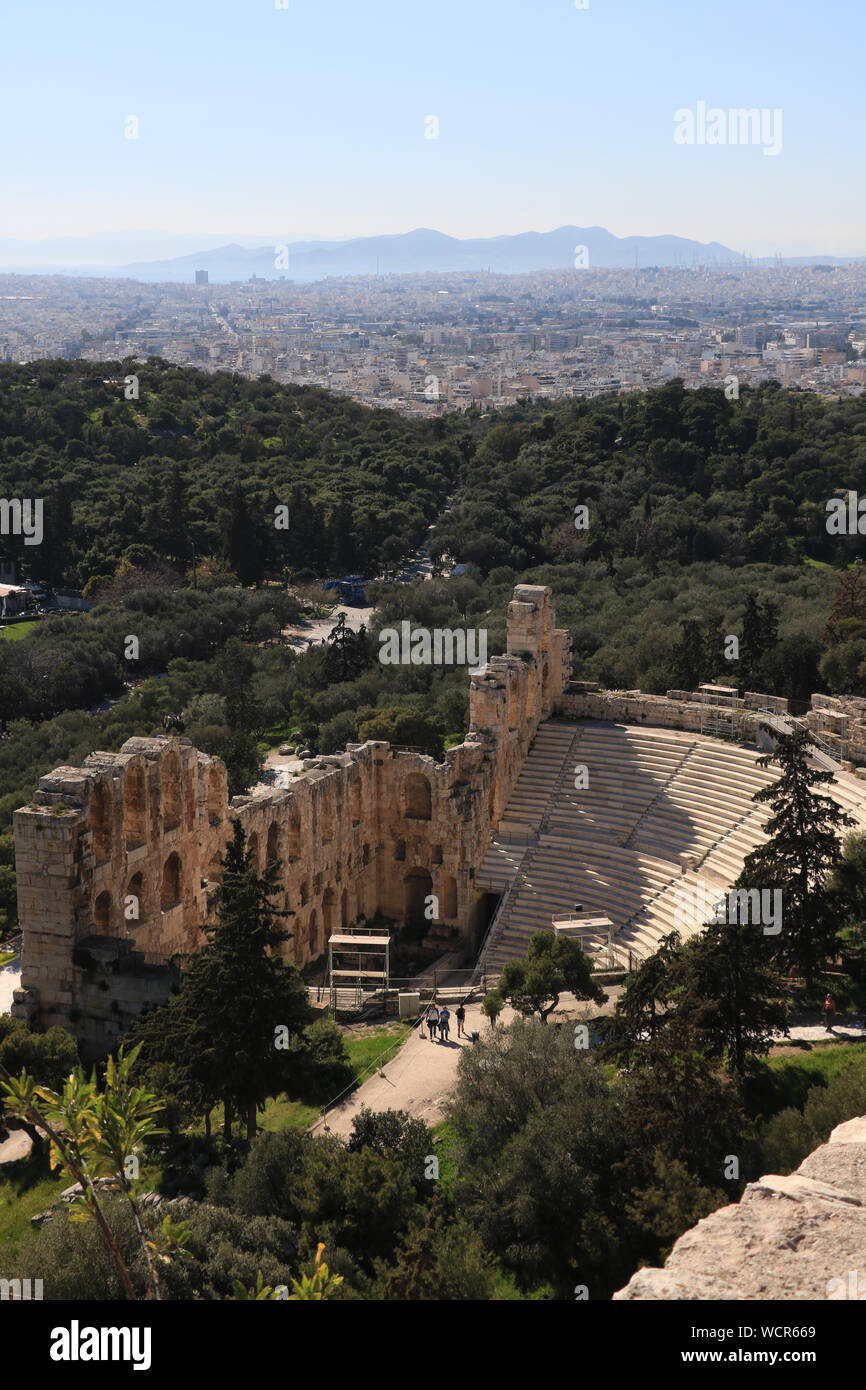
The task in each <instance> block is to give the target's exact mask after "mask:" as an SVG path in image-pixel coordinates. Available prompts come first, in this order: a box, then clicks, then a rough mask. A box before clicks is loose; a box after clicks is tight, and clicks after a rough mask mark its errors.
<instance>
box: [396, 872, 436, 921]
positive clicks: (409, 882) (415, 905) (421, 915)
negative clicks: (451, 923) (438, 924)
mask: <svg viewBox="0 0 866 1390" xmlns="http://www.w3.org/2000/svg"><path fill="white" fill-rule="evenodd" d="M403 887H404V894H405V897H404V917H405V921H406V926H407V927H410V928H411V929H412V930H414V931H425V930H426V929H427V927H429V926H430V922H431V919H430V918H429V917H427V916H426V912H425V909H426V907H427V903H426V899H427V898H428V897H430V895H431V894H432V892H433V879H432V878H431V877H430V874H429V873H428V872H427V870H426V869H412V870H411V872H410V873H408V874H407V875H406V877H405V878H404V880H403Z"/></svg>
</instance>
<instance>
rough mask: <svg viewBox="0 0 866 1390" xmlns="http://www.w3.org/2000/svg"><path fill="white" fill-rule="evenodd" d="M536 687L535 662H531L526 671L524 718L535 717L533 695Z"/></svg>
mask: <svg viewBox="0 0 866 1390" xmlns="http://www.w3.org/2000/svg"><path fill="white" fill-rule="evenodd" d="M537 689H538V674H537V672H536V669H535V663H534V662H533V663H532V664H531V665H530V666H529V668H528V669H527V672H526V709H525V711H524V719H526V720H530V719H534V718H535V695H536V691H537Z"/></svg>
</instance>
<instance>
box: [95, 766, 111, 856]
mask: <svg viewBox="0 0 866 1390" xmlns="http://www.w3.org/2000/svg"><path fill="white" fill-rule="evenodd" d="M90 828H91V831H92V832H93V855H94V858H95V860H96V862H97V864H103V863H104V862H105V860H106V859H108V858H109V856H110V854H111V818H110V806H109V802H108V792H107V790H106V787H105V783H104V782H102V781H98V782H94V784H93V790H92V792H91V793H90Z"/></svg>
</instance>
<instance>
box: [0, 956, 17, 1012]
mask: <svg viewBox="0 0 866 1390" xmlns="http://www.w3.org/2000/svg"><path fill="white" fill-rule="evenodd" d="M20 984H21V957H20V956H16V957H15V959H14V960H11V961H10V962H9V964H8V965H4V966H0V1014H8V1013H9V1010H10V1009H11V1008H12V992H13V990H16V989H17V988H18V986H19V985H20Z"/></svg>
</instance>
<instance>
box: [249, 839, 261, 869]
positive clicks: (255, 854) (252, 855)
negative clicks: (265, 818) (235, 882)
mask: <svg viewBox="0 0 866 1390" xmlns="http://www.w3.org/2000/svg"><path fill="white" fill-rule="evenodd" d="M247 854H248V855H249V861H250V863H251V864H252V866H253V868H254V869H256V870H258V867H259V837H258V835H257V834H256V832H255V831H253V832H252V834H250V835H248V836H247Z"/></svg>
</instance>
